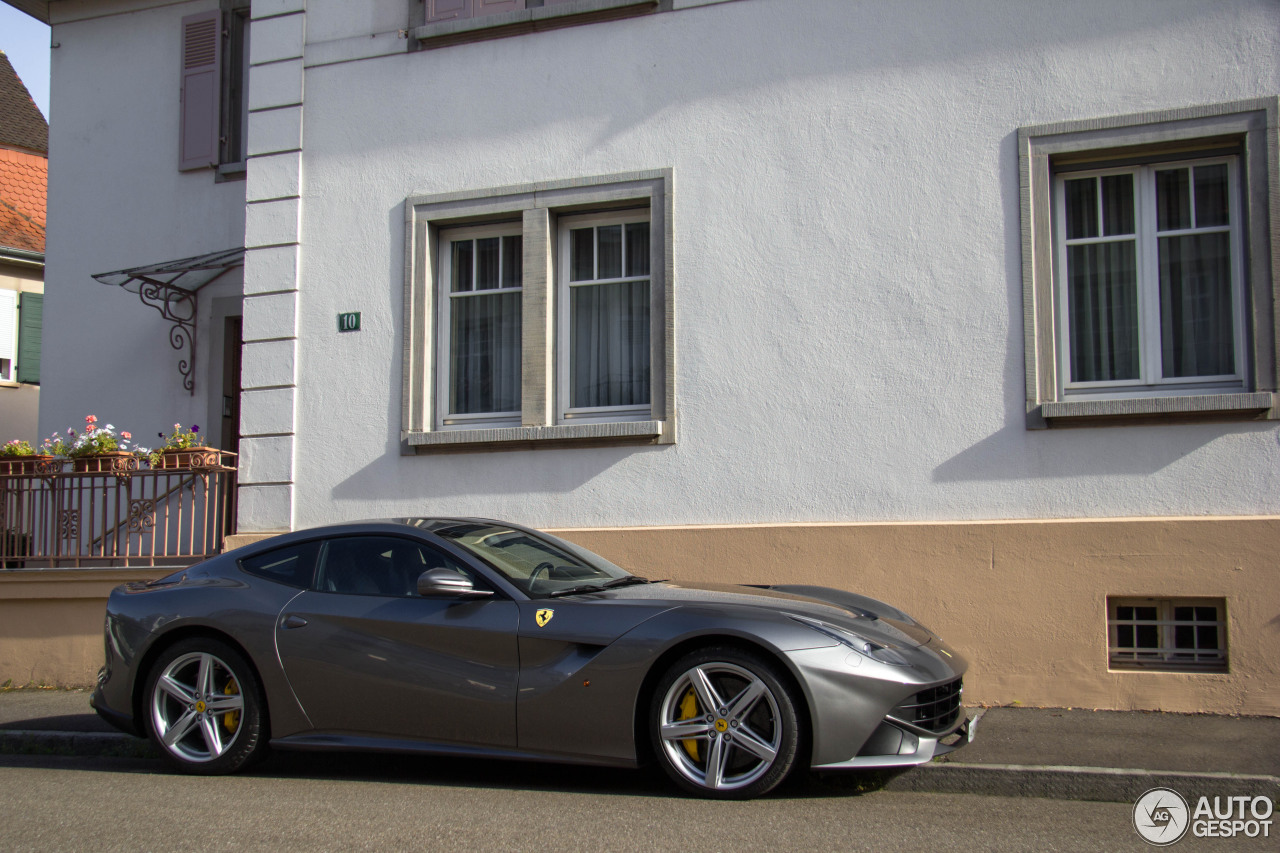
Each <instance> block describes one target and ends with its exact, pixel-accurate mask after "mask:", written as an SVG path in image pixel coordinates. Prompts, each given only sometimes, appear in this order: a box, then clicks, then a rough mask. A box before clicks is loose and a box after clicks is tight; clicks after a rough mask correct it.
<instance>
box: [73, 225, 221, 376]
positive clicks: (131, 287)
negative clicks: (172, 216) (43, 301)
mask: <svg viewBox="0 0 1280 853" xmlns="http://www.w3.org/2000/svg"><path fill="white" fill-rule="evenodd" d="M240 266H244V247H243V246H240V247H238V248H235V249H223V250H222V251H220V252H209V253H208V254H205V255H196V256H195V257H192V258H180V259H178V260H176V261H164V262H162V263H158V264H147V265H146V266H141V267H132V268H130V269H127V270H117V271H115V272H100V273H97V274H95V275H94V276H93V277H94V278H95V279H97V280H98V281H100V282H102V283H103V284H110V285H114V286H116V287H122V288H124V289H125V290H127V291H129V292H130V293H136V294H137V295H138V298H139V299H141V300H142V303H143V304H144V305H150V306H151V307H152V308H155V309H156V310H157V311H159V312H160V316H161V317H163V318H164V319H165V320H167V321H169V322H170V323H172V324H173V328H171V329H170V330H169V345H170V346H172V347H173V348H174V349H176V350H178V351H179V352H181V351H182V350H183V348H184V347H185V348H188V349H189V350H190V353H189V355H188V356H187V358H184V359H179V361H178V372H179V373H181V374H182V387H183V388H186V389H187V390H188V391H189V392H191V394H192V395H194V394H195V393H196V383H195V370H196V305H197V296H198V294H199V293H200V290H201V288H203V287H205V286H206V285H209V284H212V283H213V282H214V281H217V280H218V279H219V278H221V277H222V276H223V275H224V274H225V273H226V272H227V271H228V270H231V269H234V268H236V267H240Z"/></svg>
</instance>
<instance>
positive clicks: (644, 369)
mask: <svg viewBox="0 0 1280 853" xmlns="http://www.w3.org/2000/svg"><path fill="white" fill-rule="evenodd" d="M570 301H571V305H570V308H569V311H570V314H571V316H572V321H571V326H572V341H571V343H570V349H571V353H570V364H571V374H572V375H571V377H570V383H571V385H570V400H569V405H570V406H572V407H573V408H589V407H594V406H637V405H644V404H647V403H648V402H649V282H647V281H633V282H623V283H619V284H598V285H593V286H590V287H575V288H573V291H572V294H571V297H570Z"/></svg>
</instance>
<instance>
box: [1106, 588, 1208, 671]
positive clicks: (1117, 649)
mask: <svg viewBox="0 0 1280 853" xmlns="http://www.w3.org/2000/svg"><path fill="white" fill-rule="evenodd" d="M1107 647H1108V650H1109V659H1110V662H1109V665H1110V668H1111V669H1118V670H1155V671H1161V672H1226V671H1227V621H1226V601H1225V600H1224V599H1221V598H1108V599H1107Z"/></svg>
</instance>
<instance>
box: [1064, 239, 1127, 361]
mask: <svg viewBox="0 0 1280 853" xmlns="http://www.w3.org/2000/svg"><path fill="white" fill-rule="evenodd" d="M1135 249H1136V246H1135V243H1134V242H1133V241H1131V240H1126V241H1123V242H1114V243H1090V244H1086V245H1083V246H1071V247H1070V248H1069V249H1068V250H1067V255H1068V259H1067V269H1068V271H1069V274H1068V282H1067V288H1068V311H1069V312H1070V329H1071V378H1072V380H1073V381H1075V382H1107V381H1115V380H1118V379H1137V378H1138V375H1139V373H1138V371H1139V361H1138V352H1139V350H1138V279H1137V263H1136V252H1135Z"/></svg>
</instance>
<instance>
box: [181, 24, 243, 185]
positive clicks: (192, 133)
mask: <svg viewBox="0 0 1280 853" xmlns="http://www.w3.org/2000/svg"><path fill="white" fill-rule="evenodd" d="M223 6H224V9H225V11H222V10H217V9H215V10H212V11H209V12H201V13H199V14H195V15H187V16H186V17H184V18H183V19H182V69H181V70H182V77H181V93H182V101H181V111H180V118H179V144H180V151H179V155H178V169H179V170H182V171H186V170H190V169H204V168H208V167H216V166H222V167H223V169H222V170H221V171H223V172H228V171H238V170H243V164H244V134H245V128H246V121H245V115H246V110H247V108H248V98H247V97H246V96H245V95H246V92H245V84H246V82H247V79H248V67H249V51H248V48H249V4H248V3H246V2H241V1H240V0H234V2H228V3H224V4H223Z"/></svg>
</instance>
